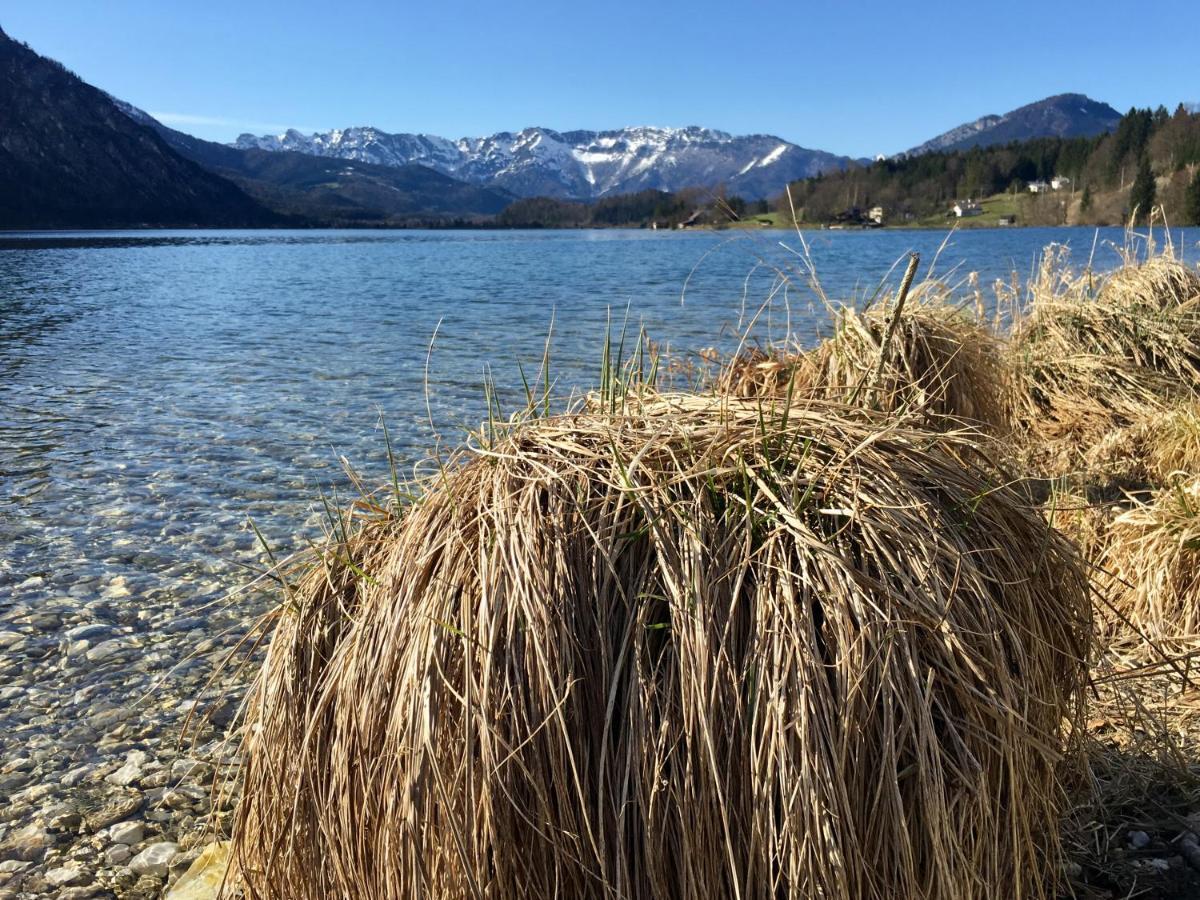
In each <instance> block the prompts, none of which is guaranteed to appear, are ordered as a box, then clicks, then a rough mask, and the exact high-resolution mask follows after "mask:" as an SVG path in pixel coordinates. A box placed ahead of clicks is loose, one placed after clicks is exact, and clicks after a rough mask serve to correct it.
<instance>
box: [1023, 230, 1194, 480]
mask: <svg viewBox="0 0 1200 900" xmlns="http://www.w3.org/2000/svg"><path fill="white" fill-rule="evenodd" d="M1198 288H1200V278H1198V277H1197V275H1196V273H1195V272H1193V271H1192V270H1190V269H1189V268H1187V267H1186V266H1185V265H1184V264H1182V263H1180V262H1178V261H1177V260H1175V259H1174V258H1172V257H1170V256H1165V255H1164V256H1158V257H1154V258H1152V259H1151V260H1149V261H1147V262H1144V263H1140V264H1137V263H1134V262H1132V261H1131V262H1128V263H1127V264H1126V265H1125V266H1123V267H1122V268H1121V269H1119V270H1117V272H1116V273H1114V274H1113V275H1111V276H1110V277H1109V278H1108V279H1107V280H1102V281H1099V282H1097V279H1096V278H1095V276H1094V275H1092V274H1091V273H1090V272H1085V273H1083V274H1080V275H1073V274H1071V273H1069V272H1066V271H1065V270H1064V269H1063V267H1062V257H1061V256H1058V255H1055V254H1053V253H1051V254H1048V255H1047V262H1046V264H1045V266H1044V267H1043V270H1042V272H1041V274H1040V275H1039V277H1038V278H1037V279H1036V280H1035V282H1034V283H1033V285H1032V287H1031V290H1030V296H1031V302H1030V304H1029V308H1028V310H1027V311H1026V312H1025V314H1024V315H1023V317H1022V318H1021V320H1020V321H1019V322H1018V323H1017V325H1016V327H1015V329H1014V333H1013V336H1012V341H1011V352H1012V366H1013V370H1014V371H1015V373H1016V378H1015V382H1014V383H1015V384H1016V386H1017V390H1016V393H1015V401H1014V406H1015V408H1016V410H1017V415H1018V419H1019V420H1020V423H1021V424H1022V425H1023V427H1024V429H1025V430H1026V431H1027V432H1028V433H1029V435H1030V442H1031V444H1032V447H1031V450H1032V452H1033V453H1034V454H1035V455H1040V457H1041V458H1042V460H1043V462H1045V461H1047V460H1049V461H1050V467H1051V468H1053V469H1056V470H1059V471H1067V470H1071V469H1073V468H1086V465H1087V463H1086V461H1083V460H1082V459H1081V458H1080V453H1081V452H1082V451H1084V450H1086V449H1087V448H1089V447H1091V446H1092V445H1094V444H1095V443H1096V442H1098V441H1100V440H1102V439H1104V438H1105V436H1107V435H1110V434H1111V433H1112V432H1114V431H1118V430H1120V429H1124V428H1129V427H1131V426H1135V425H1138V424H1141V423H1143V422H1147V421H1149V420H1151V419H1152V418H1153V417H1155V416H1158V415H1160V414H1161V413H1162V412H1163V411H1164V410H1165V409H1167V408H1169V407H1170V406H1171V405H1172V404H1174V403H1176V402H1179V401H1186V400H1188V399H1190V398H1193V397H1195V395H1196V391H1197V386H1198V385H1200V289H1198Z"/></svg>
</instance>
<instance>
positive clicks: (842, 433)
mask: <svg viewBox="0 0 1200 900" xmlns="http://www.w3.org/2000/svg"><path fill="white" fill-rule="evenodd" d="M479 447H480V448H482V449H475V450H471V451H463V452H462V453H461V455H460V456H459V457H458V458H457V459H455V460H452V461H451V463H450V464H449V465H448V466H447V467H446V470H445V474H444V475H443V476H442V477H441V478H439V479H438V481H437V482H436V483H434V484H431V486H430V487H429V490H428V492H427V493H426V495H425V496H424V497H423V498H422V499H420V500H418V501H416V502H415V503H413V504H412V505H411V507H410V508H409V509H408V510H407V511H406V512H405V514H404V516H403V518H402V519H400V520H398V521H395V522H391V523H386V524H380V523H376V524H375V525H374V526H373V527H372V528H371V529H370V530H367V531H360V532H358V533H357V534H353V535H350V536H349V539H348V540H347V541H346V543H345V545H344V546H342V547H340V548H337V549H335V550H332V551H331V552H330V553H329V554H328V555H327V557H326V562H325V564H324V565H322V566H320V567H319V568H317V569H315V570H314V571H313V572H312V573H311V574H310V575H309V576H308V578H307V580H305V581H304V582H303V583H302V584H301V585H300V587H299V588H298V589H297V592H296V594H297V605H296V606H295V608H294V609H292V610H291V611H290V612H289V614H287V615H284V616H282V617H281V620H280V624H279V627H278V631H277V633H276V634H275V637H274V640H273V642H272V645H271V648H270V651H269V654H268V657H267V660H266V663H265V667H264V669H263V670H262V674H261V676H260V678H259V680H258V682H257V685H256V687H255V690H254V693H253V696H252V704H251V712H250V719H249V722H248V735H249V737H248V740H247V745H246V748H245V752H246V761H247V763H246V764H247V770H246V781H245V794H244V799H243V801H242V804H241V806H240V807H239V811H238V817H237V826H236V830H235V851H236V855H237V857H238V862H239V868H240V871H241V873H242V877H243V879H244V882H245V884H244V887H245V890H246V892H247V894H248V896H250V897H256V898H288V900H308V898H313V900H316V898H328V897H370V898H379V900H386V898H415V897H429V898H462V897H487V898H497V900H507V898H518V897H520V898H525V897H571V898H637V900H642V898H647V900H648V898H668V900H669V898H694V897H739V898H744V900H768V898H771V900H774V898H778V897H784V896H790V897H826V898H847V900H851V898H853V900H882V898H895V897H906V898H917V897H920V898H929V900H951V898H953V900H963V898H972V897H978V898H984V897H988V898H990V897H996V896H1004V897H1014V898H1026V897H1046V896H1048V895H1049V894H1050V893H1051V892H1052V891H1053V888H1054V885H1053V884H1052V883H1051V881H1050V880H1048V878H1047V873H1053V872H1056V871H1057V866H1056V863H1057V858H1058V845H1057V815H1058V813H1059V810H1060V804H1061V802H1062V791H1061V789H1060V785H1059V783H1058V780H1057V779H1058V764H1059V761H1060V753H1061V750H1062V741H1063V728H1064V722H1071V721H1074V722H1075V724H1076V725H1078V716H1079V712H1080V708H1079V695H1078V692H1077V688H1078V686H1079V684H1080V680H1081V677H1082V674H1083V667H1084V661H1085V657H1086V655H1087V652H1088V642H1089V635H1090V612H1089V608H1088V603H1087V596H1086V588H1085V581H1084V577H1083V575H1082V573H1081V571H1080V568H1079V565H1078V562H1077V560H1076V558H1075V553H1074V551H1073V550H1072V549H1071V548H1070V547H1069V545H1068V544H1067V543H1066V542H1065V541H1064V540H1062V539H1061V538H1059V537H1058V536H1057V535H1056V534H1055V533H1054V532H1053V531H1051V530H1049V529H1047V528H1046V527H1045V525H1044V523H1043V522H1042V520H1041V519H1040V517H1039V516H1038V514H1037V512H1036V510H1035V509H1033V508H1031V506H1030V505H1029V503H1028V498H1026V497H1025V496H1024V495H1022V494H1020V493H1019V492H1018V491H1017V490H1016V489H1014V488H1012V487H1009V486H1007V484H1008V480H1007V479H1006V477H1005V476H1004V474H1003V473H1002V472H998V471H997V470H996V469H995V468H994V467H993V466H992V465H991V464H990V462H989V461H988V460H987V459H986V458H985V457H984V456H983V455H982V453H981V452H980V450H979V447H978V445H977V444H975V443H974V442H973V441H972V440H971V439H970V438H969V437H968V436H966V435H965V434H962V433H950V434H944V435H937V434H934V433H932V432H930V431H926V430H923V429H919V428H913V427H911V426H910V425H908V424H905V423H904V421H902V420H901V419H899V418H898V417H896V416H881V415H879V414H875V413H872V412H869V411H866V410H862V409H854V408H850V407H844V406H838V405H834V404H830V403H809V404H779V405H778V407H777V408H772V407H771V405H770V404H763V403H761V402H738V401H734V400H725V401H714V400H711V399H709V400H705V399H702V398H697V397H693V396H686V395H667V396H659V397H644V398H642V399H640V400H638V399H636V398H627V401H626V403H625V404H624V406H623V407H622V409H621V410H620V411H616V412H602V411H596V410H591V411H583V412H577V413H573V414H567V415H563V416H558V417H552V418H547V419H543V420H540V421H532V422H527V423H525V424H522V425H519V426H516V427H513V428H512V429H511V431H508V432H507V433H504V434H493V435H490V436H489V438H488V439H487V440H482V441H480V442H479ZM1051 879H1052V876H1051Z"/></svg>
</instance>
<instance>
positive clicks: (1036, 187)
mask: <svg viewBox="0 0 1200 900" xmlns="http://www.w3.org/2000/svg"><path fill="white" fill-rule="evenodd" d="M1048 190H1050V185H1048V184H1046V182H1044V181H1041V180H1040V179H1039V180H1038V181H1031V182H1029V193H1031V194H1044V193H1046V192H1047V191H1048Z"/></svg>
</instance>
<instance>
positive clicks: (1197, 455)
mask: <svg viewBox="0 0 1200 900" xmlns="http://www.w3.org/2000/svg"><path fill="white" fill-rule="evenodd" d="M1142 442H1143V445H1144V448H1145V449H1144V457H1145V466H1146V471H1147V475H1148V477H1149V479H1150V480H1151V481H1152V482H1153V483H1154V484H1159V485H1165V484H1170V483H1171V482H1173V481H1175V480H1177V479H1180V478H1187V477H1189V476H1195V475H1200V403H1188V404H1182V405H1180V406H1177V407H1175V408H1174V409H1172V410H1170V411H1169V412H1168V413H1167V414H1166V415H1165V416H1163V417H1161V418H1157V417H1156V418H1155V419H1153V420H1152V421H1150V422H1148V423H1146V426H1145V429H1144V435H1143V437H1142Z"/></svg>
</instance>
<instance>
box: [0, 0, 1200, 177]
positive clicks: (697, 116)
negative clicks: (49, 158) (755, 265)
mask: <svg viewBox="0 0 1200 900" xmlns="http://www.w3.org/2000/svg"><path fill="white" fill-rule="evenodd" d="M1143 11H1144V12H1143ZM0 26H2V27H3V28H4V29H5V30H6V31H7V32H8V33H9V34H10V35H11V36H13V37H15V38H18V39H20V40H24V41H26V42H28V43H29V44H30V45H32V46H33V48H34V49H35V50H37V51H39V52H40V53H42V54H44V55H46V56H50V57H53V58H55V59H58V60H59V61H61V62H63V63H65V64H66V65H67V66H69V67H70V68H71V69H73V70H74V71H76V72H77V73H79V74H80V75H81V76H82V77H83V78H84V79H86V80H87V81H90V82H92V83H93V84H95V85H97V86H99V87H102V88H104V89H105V90H108V91H110V92H111V93H113V94H116V95H117V96H119V97H122V98H124V99H126V100H129V101H130V102H132V103H134V104H136V105H138V106H140V107H142V108H143V109H146V110H148V111H150V112H153V113H155V114H156V115H158V116H159V117H160V118H162V119H163V120H164V121H166V122H167V123H168V124H171V125H174V126H175V127H177V128H180V129H181V130H183V131H187V132H190V133H192V134H196V135H199V136H201V137H205V138H209V139H212V140H231V139H232V138H234V137H235V136H236V135H237V134H239V133H240V132H242V131H252V132H256V133H265V132H274V131H278V130H281V129H282V128H284V127H296V128H300V129H302V130H305V131H311V130H315V129H320V130H324V129H327V128H333V127H345V126H350V125H375V126H378V127H380V128H383V129H385V130H388V131H416V132H426V133H431V134H440V135H442V136H444V137H449V138H457V137H462V136H465V135H481V134H490V133H492V132H495V131H502V130H517V129H520V128H522V127H525V126H528V125H544V126H548V127H551V128H557V129H559V130H566V129H570V128H613V127H619V126H621V125H644V124H651V125H690V124H696V125H706V126H710V127H714V128H721V129H724V130H726V131H732V132H734V133H739V134H744V133H753V132H767V133H771V134H777V135H779V136H781V137H783V138H786V139H788V140H791V141H795V142H796V143H799V144H802V145H804V146H808V147H817V148H820V149H825V150H830V151H833V152H837V153H847V154H853V155H856V156H869V155H874V154H876V153H889V152H894V151H898V150H902V149H905V148H907V147H910V146H913V145H915V144H918V143H920V142H921V141H923V140H925V139H927V138H929V137H931V136H933V135H934V134H937V133H939V132H941V131H944V130H945V129H947V128H950V127H952V126H954V125H958V124H960V123H962V122H964V121H968V120H971V119H974V118H977V117H978V116H980V115H983V114H985V113H990V112H997V113H999V112H1005V111H1007V110H1009V109H1012V108H1014V107H1016V106H1020V105H1022V104H1024V103H1027V102H1030V101H1033V100H1037V99H1040V98H1042V97H1045V96H1048V95H1050V94H1056V93H1062V92H1065V91H1078V92H1081V93H1086V94H1088V95H1090V96H1092V97H1094V98H1096V99H1098V100H1104V101H1107V102H1109V103H1111V104H1113V105H1114V106H1116V107H1117V108H1118V109H1120V110H1122V111H1124V110H1126V109H1128V108H1129V107H1130V106H1132V105H1139V106H1146V105H1157V104H1159V103H1165V104H1167V105H1168V106H1170V107H1173V106H1174V104H1176V103H1177V102H1179V101H1181V100H1182V101H1188V102H1195V101H1200V67H1198V66H1197V65H1196V63H1195V61H1194V60H1195V58H1196V57H1195V47H1194V42H1195V35H1196V34H1197V33H1198V30H1200V2H1196V0H1187V2H1183V0H1165V2H1160V3H1157V4H1154V5H1153V6H1152V7H1141V6H1139V5H1136V4H1135V5H1130V4H1128V3H1120V4H1118V3H1115V2H1109V0H1101V2H1094V3H1086V2H1076V3H1070V4H1067V3H1059V4H1055V3H1045V2H1043V3H1027V2H1020V0H1019V2H1009V3H988V4H980V3H977V2H974V0H959V2H954V3H948V2H935V3H924V4H919V5H915V6H914V5H911V4H910V5H905V4H895V3H882V2H874V0H872V2H860V3H805V2H795V0H794V2H788V3H776V2H763V3H753V4H745V3H730V2H725V3H716V2H713V0H692V2H650V0H642V2H625V0H612V2H603V0H590V2H586V3H578V2H577V3H571V2H561V0H560V2H525V0H511V2H500V0H496V2H491V3H474V2H471V3H464V2H453V0H443V2H433V3H428V2H427V3H421V4H412V3H403V2H393V3H383V2H367V0H339V2H331V0H322V2H309V0H292V2H288V3H282V2H278V3H268V2H262V0H241V2H228V0H205V2H202V3H191V2H180V3H176V2H164V0H153V2H151V0H108V2H103V3H98V2H95V0H4V3H3V5H2V6H0Z"/></svg>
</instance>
